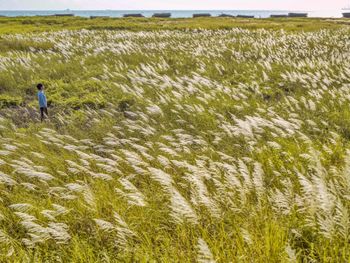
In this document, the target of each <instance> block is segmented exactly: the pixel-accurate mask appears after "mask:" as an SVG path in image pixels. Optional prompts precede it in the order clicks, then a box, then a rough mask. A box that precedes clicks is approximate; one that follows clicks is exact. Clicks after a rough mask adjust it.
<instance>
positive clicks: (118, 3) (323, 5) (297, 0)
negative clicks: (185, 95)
mask: <svg viewBox="0 0 350 263" xmlns="http://www.w3.org/2000/svg"><path fill="white" fill-rule="evenodd" d="M349 5H350V0H168V1H166V0H44V1H43V0H0V10H61V9H67V8H69V9H75V10H78V9H81V10H104V9H113V10H127V9H129V10H132V9H134V10H156V9H158V10H186V9H197V10H215V9H216V10H224V9H227V10H230V9H231V10H239V9H240V10H243V9H255V10H336V9H340V8H342V7H345V6H349Z"/></svg>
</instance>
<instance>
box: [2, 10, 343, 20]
mask: <svg viewBox="0 0 350 263" xmlns="http://www.w3.org/2000/svg"><path fill="white" fill-rule="evenodd" d="M160 12H166V13H171V17H172V18H189V17H192V15H193V14H195V13H208V14H210V15H211V16H219V15H221V14H228V15H232V16H238V15H243V16H255V17H256V18H268V17H270V16H271V15H287V14H288V13H291V12H292V13H299V12H300V13H308V15H309V17H319V18H339V17H342V12H345V11H344V10H331V11H301V10H299V11H298V10H297V11H296V10H70V9H67V10H0V16H8V17H20V16H50V15H55V14H73V15H74V16H77V17H91V16H109V17H115V18H117V17H123V15H125V14H130V13H137V14H142V15H143V16H144V17H152V15H153V14H154V13H160Z"/></svg>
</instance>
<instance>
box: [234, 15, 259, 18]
mask: <svg viewBox="0 0 350 263" xmlns="http://www.w3.org/2000/svg"><path fill="white" fill-rule="evenodd" d="M237 17H238V18H255V16H248V15H238V16H237Z"/></svg>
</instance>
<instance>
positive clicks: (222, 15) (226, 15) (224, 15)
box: [218, 14, 235, 17]
mask: <svg viewBox="0 0 350 263" xmlns="http://www.w3.org/2000/svg"><path fill="white" fill-rule="evenodd" d="M218 17H235V16H233V15H229V14H221V15H218Z"/></svg>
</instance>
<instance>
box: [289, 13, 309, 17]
mask: <svg viewBox="0 0 350 263" xmlns="http://www.w3.org/2000/svg"><path fill="white" fill-rule="evenodd" d="M307 16H308V14H307V13H289V14H288V17H307Z"/></svg>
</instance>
